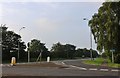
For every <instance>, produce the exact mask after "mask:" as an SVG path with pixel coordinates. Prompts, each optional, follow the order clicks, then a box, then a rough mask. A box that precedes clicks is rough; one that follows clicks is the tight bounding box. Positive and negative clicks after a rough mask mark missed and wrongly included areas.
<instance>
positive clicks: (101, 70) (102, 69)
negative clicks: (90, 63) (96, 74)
mask: <svg viewBox="0 0 120 78" xmlns="http://www.w3.org/2000/svg"><path fill="white" fill-rule="evenodd" d="M100 71H108V69H100Z"/></svg>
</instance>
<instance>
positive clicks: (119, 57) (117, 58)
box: [115, 54, 120, 64]
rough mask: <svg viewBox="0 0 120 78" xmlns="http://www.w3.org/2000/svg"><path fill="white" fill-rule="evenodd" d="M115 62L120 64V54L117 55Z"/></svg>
mask: <svg viewBox="0 0 120 78" xmlns="http://www.w3.org/2000/svg"><path fill="white" fill-rule="evenodd" d="M115 63H118V64H120V54H117V55H115Z"/></svg>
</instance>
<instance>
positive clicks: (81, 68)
mask: <svg viewBox="0 0 120 78" xmlns="http://www.w3.org/2000/svg"><path fill="white" fill-rule="evenodd" d="M69 66H70V67H73V68H77V69H80V70H87V69H86V68H83V67H77V66H73V65H69Z"/></svg>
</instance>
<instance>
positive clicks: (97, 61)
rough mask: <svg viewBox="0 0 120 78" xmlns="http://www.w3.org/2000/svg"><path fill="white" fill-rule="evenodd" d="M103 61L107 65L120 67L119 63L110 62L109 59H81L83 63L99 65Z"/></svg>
mask: <svg viewBox="0 0 120 78" xmlns="http://www.w3.org/2000/svg"><path fill="white" fill-rule="evenodd" d="M104 62H106V64H107V66H108V67H115V68H118V67H120V64H116V63H111V61H110V60H109V59H104V58H96V59H95V60H85V61H83V63H85V64H90V65H98V66H101V65H102V64H103V63H104Z"/></svg>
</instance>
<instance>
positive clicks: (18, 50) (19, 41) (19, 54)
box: [18, 27, 25, 60]
mask: <svg viewBox="0 0 120 78" xmlns="http://www.w3.org/2000/svg"><path fill="white" fill-rule="evenodd" d="M24 28H25V27H22V28H20V29H19V35H20V31H21V30H22V29H24ZM19 42H20V38H19V39H18V60H19V58H20V56H19V55H20V54H19V53H20V43H19Z"/></svg>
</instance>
